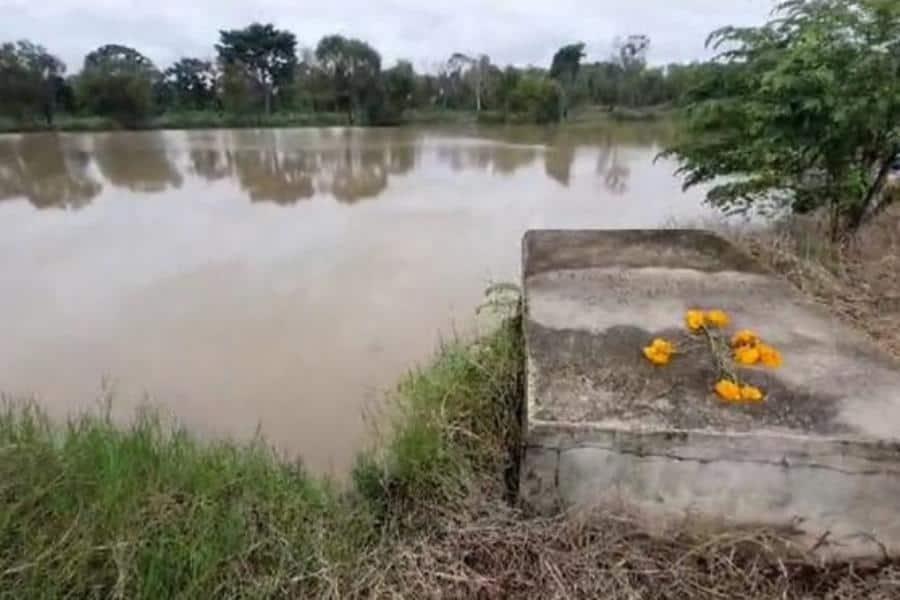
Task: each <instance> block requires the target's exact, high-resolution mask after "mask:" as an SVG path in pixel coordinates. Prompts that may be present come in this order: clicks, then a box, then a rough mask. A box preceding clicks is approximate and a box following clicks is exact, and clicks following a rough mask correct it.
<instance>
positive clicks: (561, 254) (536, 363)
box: [520, 230, 900, 556]
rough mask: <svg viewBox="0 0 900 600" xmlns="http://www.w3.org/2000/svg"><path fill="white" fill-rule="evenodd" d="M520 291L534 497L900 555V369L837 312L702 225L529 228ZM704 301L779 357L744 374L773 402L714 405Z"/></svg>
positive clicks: (530, 494)
mask: <svg viewBox="0 0 900 600" xmlns="http://www.w3.org/2000/svg"><path fill="white" fill-rule="evenodd" d="M524 290H525V324H524V327H525V336H526V346H527V348H526V352H527V376H528V389H527V411H526V413H527V414H526V423H525V431H526V433H525V440H526V449H525V455H524V459H523V468H522V475H521V481H520V490H521V493H522V495H523V498H524V499H525V501H526V502H528V503H529V504H531V505H532V506H534V507H535V508H537V509H540V510H552V509H555V508H558V507H560V506H562V507H567V508H576V509H593V508H597V507H599V506H604V505H610V504H614V505H616V506H617V507H621V508H625V509H628V510H630V511H633V512H635V513H637V514H639V515H642V516H643V517H645V518H646V519H648V520H650V521H652V522H654V523H657V522H658V523H660V524H661V525H663V524H666V523H670V522H672V521H673V520H679V521H680V520H683V519H684V518H685V517H691V518H696V519H698V520H703V521H713V522H722V523H725V524H729V525H753V526H755V525H767V526H774V527H778V528H781V529H783V530H785V531H789V532H790V533H791V535H793V536H794V537H795V538H796V540H797V541H798V542H799V543H801V544H803V543H805V544H809V545H810V546H813V545H815V546H816V548H817V551H819V552H824V553H826V554H829V555H839V556H848V555H853V556H857V555H881V554H883V553H884V552H889V553H891V554H900V504H898V503H897V500H896V499H897V498H898V497H900V365H897V364H896V363H895V362H893V361H892V360H891V359H890V358H889V357H887V356H886V355H884V354H882V353H881V352H880V351H879V350H878V348H876V347H875V346H874V345H873V344H872V343H871V341H870V340H868V339H867V338H865V337H864V336H863V335H862V334H861V333H859V332H857V331H855V330H853V329H852V328H849V327H848V326H846V325H845V324H843V323H842V322H840V321H838V320H837V319H836V318H835V317H833V316H832V315H831V314H830V313H829V312H828V311H827V310H826V309H825V308H824V307H821V306H818V305H815V304H813V303H810V302H809V301H807V300H806V299H804V298H802V297H801V296H800V295H798V294H797V293H796V292H795V291H794V290H793V289H792V288H791V287H790V286H789V285H787V284H786V283H785V282H783V281H782V280H780V279H779V278H778V277H776V276H774V275H772V274H770V273H768V272H766V271H765V270H764V269H763V268H762V267H761V266H760V265H759V264H757V263H756V262H755V261H753V260H752V259H751V258H750V257H748V256H745V255H744V254H742V253H741V252H739V251H738V250H737V249H735V248H734V247H733V246H732V245H730V244H729V243H728V242H726V241H725V240H723V239H721V238H719V237H717V236H715V235H713V234H711V233H708V232H702V231H683V230H679V231H676V230H671V231H533V232H529V233H528V234H526V236H525V239H524ZM691 308H703V309H713V308H720V309H723V310H725V311H727V312H728V313H729V314H730V315H731V317H732V320H733V327H732V328H733V329H743V328H749V329H753V330H755V331H757V332H758V333H760V334H761V336H762V337H763V339H764V340H766V342H768V343H771V344H772V345H774V346H776V347H777V348H779V349H780V350H781V351H782V352H783V354H784V357H785V364H784V366H783V367H782V368H780V369H778V370H765V369H756V368H748V369H742V370H741V372H740V375H741V377H742V379H744V380H746V381H748V382H750V383H753V384H755V385H758V386H759V387H761V388H762V389H764V390H765V391H766V393H767V400H766V402H765V403H764V404H762V405H758V406H747V407H739V406H732V405H726V404H723V403H722V402H720V401H719V400H718V399H717V397H716V396H715V394H714V393H713V384H714V383H715V381H716V379H717V377H718V373H717V369H716V366H715V365H714V363H713V361H712V359H711V355H710V353H709V351H708V347H706V346H705V344H704V342H703V340H702V339H697V338H696V337H694V336H691V335H689V334H688V333H687V332H686V331H685V327H684V313H685V312H686V311H687V310H688V309H691ZM655 337H666V338H669V339H673V340H674V341H675V343H676V345H677V347H678V349H679V354H678V355H677V357H676V359H675V360H674V361H673V362H672V364H670V365H669V366H666V367H663V368H660V367H655V366H653V365H651V364H650V363H649V362H648V361H646V360H645V359H644V358H643V356H642V354H641V348H642V347H643V346H645V345H647V343H648V342H649V341H651V340H652V339H653V338H655Z"/></svg>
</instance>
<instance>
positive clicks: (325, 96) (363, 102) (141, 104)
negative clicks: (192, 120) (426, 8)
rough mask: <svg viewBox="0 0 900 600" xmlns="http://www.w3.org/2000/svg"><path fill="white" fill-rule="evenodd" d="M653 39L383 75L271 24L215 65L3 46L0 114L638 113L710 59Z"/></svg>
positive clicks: (237, 42) (680, 90) (473, 58)
mask: <svg viewBox="0 0 900 600" xmlns="http://www.w3.org/2000/svg"><path fill="white" fill-rule="evenodd" d="M650 44H651V41H650V39H649V38H648V37H647V36H644V35H633V36H629V37H627V38H625V39H623V40H621V41H618V42H616V43H615V45H614V49H613V51H612V52H611V56H609V57H607V58H606V59H605V60H602V61H595V62H586V61H585V58H586V55H585V52H584V49H585V45H584V44H583V43H575V44H570V45H566V46H564V47H562V48H560V49H559V50H558V51H557V52H556V54H555V55H554V57H553V61H552V64H551V65H550V66H549V68H544V67H524V68H520V67H515V66H506V67H500V66H498V65H496V64H494V63H493V62H492V61H491V59H490V57H489V56H487V55H485V54H467V53H462V52H459V53H454V54H453V55H452V56H451V57H449V58H448V59H447V60H446V61H444V62H443V63H442V64H440V65H439V66H437V67H436V68H435V69H434V70H433V72H429V73H422V72H417V71H416V70H415V68H414V67H413V65H412V63H411V62H410V61H408V60H400V61H398V62H397V63H396V64H394V65H393V66H390V67H388V68H385V67H384V65H383V64H382V58H381V54H380V53H379V52H378V50H376V49H375V48H374V47H372V46H371V45H370V44H368V43H367V42H365V41H363V40H359V39H356V38H351V37H345V36H342V35H329V36H325V37H323V38H322V39H321V40H319V42H318V44H316V46H315V47H314V48H302V49H301V48H299V46H298V42H297V38H296V36H295V35H294V34H293V33H291V32H290V31H286V30H283V29H278V28H276V27H275V26H274V25H273V24H262V23H253V24H251V25H248V26H247V27H245V28H243V29H233V30H223V31H220V34H219V40H218V43H217V44H215V58H214V59H212V60H207V59H203V58H197V57H183V58H181V59H179V60H177V61H176V62H175V63H174V64H172V65H170V66H168V67H167V68H165V69H162V68H160V67H158V66H157V65H155V64H154V63H153V61H151V60H150V59H149V58H148V57H147V56H145V55H144V54H142V53H141V52H140V51H138V50H136V49H134V48H131V47H128V46H123V45H119V44H107V45H103V46H100V47H99V48H97V49H95V50H93V51H92V52H90V53H89V54H88V55H87V56H86V57H85V58H84V62H83V65H82V66H81V69H80V71H78V72H76V73H73V74H69V75H67V69H66V65H65V64H64V63H63V62H62V61H61V60H60V59H59V58H57V57H56V56H54V55H53V54H52V53H51V52H50V51H48V50H47V49H46V48H44V47H43V46H40V45H38V44H35V43H33V42H31V41H27V40H23V41H19V42H14V43H13V42H10V43H4V44H2V45H0V81H2V83H3V85H2V86H0V114H2V115H5V116H7V117H9V118H12V119H14V120H16V121H17V122H20V123H29V122H30V123H35V122H43V123H45V124H47V125H50V126H52V125H53V122H54V118H55V116H56V115H57V114H58V113H60V112H62V113H65V114H70V115H84V116H100V117H106V118H110V119H113V120H115V121H117V122H118V123H119V124H121V125H123V126H139V125H141V124H142V123H144V122H146V120H147V119H148V118H150V117H152V116H154V115H160V114H163V113H174V112H179V111H217V112H219V113H228V114H239V115H260V116H268V115H272V114H273V113H277V112H304V113H325V112H328V113H333V114H339V115H343V119H344V121H345V122H347V123H349V124H391V123H397V122H400V121H402V120H403V118H404V115H405V114H406V113H407V112H408V111H410V110H428V109H441V110H457V111H462V110H466V111H474V112H477V113H479V114H481V115H483V116H484V118H485V119H496V120H498V121H509V120H521V121H528V122H553V121H558V120H562V119H565V118H567V116H568V115H569V111H570V110H571V109H572V108H573V107H576V106H579V105H584V104H591V105H602V106H605V107H607V108H610V109H611V108H614V107H620V106H621V107H627V108H640V107H647V106H655V105H661V104H666V103H671V102H673V101H675V100H677V99H678V98H680V97H682V96H683V95H684V94H685V93H686V91H687V90H688V89H689V87H690V86H691V85H693V84H694V82H695V81H696V80H697V78H698V77H699V76H700V75H701V74H702V73H703V72H704V71H705V70H707V69H709V68H710V65H708V64H703V63H700V64H691V65H678V64H673V65H669V66H667V67H650V66H648V64H647V53H648V51H649V49H650Z"/></svg>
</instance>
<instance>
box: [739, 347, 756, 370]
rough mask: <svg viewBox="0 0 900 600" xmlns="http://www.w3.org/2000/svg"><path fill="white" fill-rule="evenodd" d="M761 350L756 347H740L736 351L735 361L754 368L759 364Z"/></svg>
mask: <svg viewBox="0 0 900 600" xmlns="http://www.w3.org/2000/svg"><path fill="white" fill-rule="evenodd" d="M759 354H760V353H759V349H758V348H756V347H755V346H738V347H737V349H735V351H734V360H736V361H737V362H738V364H741V365H745V366H748V367H749V366H753V365H755V364H756V363H758V362H759V359H760V355H759Z"/></svg>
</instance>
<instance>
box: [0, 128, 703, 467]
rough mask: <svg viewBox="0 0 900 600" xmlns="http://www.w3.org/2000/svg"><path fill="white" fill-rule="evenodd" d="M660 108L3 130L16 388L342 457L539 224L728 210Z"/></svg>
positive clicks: (46, 399)
mask: <svg viewBox="0 0 900 600" xmlns="http://www.w3.org/2000/svg"><path fill="white" fill-rule="evenodd" d="M664 135H665V131H664V130H663V129H660V128H658V127H649V128H648V127H646V126H641V127H639V128H635V127H629V128H613V129H611V128H597V129H579V130H569V131H554V130H548V129H542V128H528V127H522V128H510V129H489V130H480V131H479V130H470V131H462V130H443V129H415V128H408V129H386V130H378V129H365V130H363V129H294V130H259V131H254V130H234V131H191V132H141V133H107V134H77V135H75V134H72V135H68V134H62V135H55V134H34V135H25V136H0V290H2V294H0V330H2V333H3V336H2V343H0V390H2V391H4V392H5V393H7V394H14V395H17V396H34V397H36V398H38V399H39V400H40V401H41V402H42V403H43V404H44V405H45V406H47V407H48V409H49V410H50V411H51V412H52V413H53V414H56V415H64V414H66V413H67V412H71V411H73V410H77V409H81V408H84V407H90V406H92V405H94V403H95V402H96V401H97V399H98V398H99V397H102V396H103V395H104V394H111V395H112V396H114V398H115V400H114V402H115V406H116V410H117V411H120V412H121V413H123V414H125V413H127V412H129V411H131V410H132V409H133V408H134V407H135V406H137V405H138V404H140V403H142V402H144V401H147V400H149V401H151V402H153V403H155V404H158V405H161V406H163V407H165V409H166V410H169V411H171V412H172V413H174V414H175V415H176V416H177V417H178V419H180V420H181V421H182V422H183V423H185V424H187V425H188V426H189V427H191V428H193V429H195V430H196V431H199V432H201V433H203V434H215V435H232V436H238V437H245V436H250V435H253V434H254V433H255V431H256V430H257V427H259V428H260V429H261V430H262V432H263V433H264V434H265V435H266V437H267V438H268V439H269V440H271V441H272V442H273V443H274V444H276V445H277V446H279V447H280V448H282V449H284V450H285V451H286V452H290V453H299V454H301V455H302V456H303V458H304V460H305V461H306V462H307V463H308V464H309V465H310V466H311V467H312V468H314V469H316V470H320V471H330V470H336V471H340V470H342V469H344V468H345V467H346V465H347V464H348V463H349V461H350V460H351V459H352V456H353V454H354V452H355V451H356V450H357V449H358V448H359V447H360V445H361V444H363V443H364V441H365V439H366V431H367V425H366V424H365V422H364V419H363V416H364V414H365V412H366V410H367V409H370V408H372V407H373V406H374V405H375V404H376V403H377V401H378V399H379V398H382V397H383V394H384V391H385V390H388V389H390V388H391V387H392V386H393V385H394V383H395V382H396V381H397V379H398V378H399V377H400V376H401V375H402V374H403V373H404V372H406V371H407V370H408V369H409V368H411V367H412V366H413V365H414V364H416V363H419V362H422V361H424V360H426V359H427V358H428V357H429V356H430V355H431V353H432V352H433V350H434V348H435V347H436V343H437V342H438V340H439V339H440V337H441V336H444V337H447V336H451V335H455V334H468V333H470V332H471V331H472V328H473V314H474V308H475V307H476V306H477V305H478V304H479V302H480V301H481V298H482V292H483V290H484V288H485V286H486V285H488V284H489V283H490V282H496V281H510V280H516V279H518V273H519V244H520V239H521V236H522V234H523V232H524V231H525V230H527V229H529V228H540V227H553V228H591V227H607V228H624V227H655V226H659V225H661V224H663V223H665V222H667V221H669V220H671V219H673V218H675V219H684V220H691V219H695V218H699V217H703V216H705V215H707V214H709V213H708V210H707V209H705V208H703V207H702V205H701V197H700V193H699V192H691V193H688V194H683V193H682V191H681V187H680V182H679V181H678V180H677V179H676V178H674V177H673V175H672V170H673V167H672V165H671V164H669V163H665V162H660V163H655V164H654V162H653V158H654V157H655V155H656V154H657V153H658V151H659V149H660V145H661V144H662V143H664Z"/></svg>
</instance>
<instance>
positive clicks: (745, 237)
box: [727, 205, 900, 358]
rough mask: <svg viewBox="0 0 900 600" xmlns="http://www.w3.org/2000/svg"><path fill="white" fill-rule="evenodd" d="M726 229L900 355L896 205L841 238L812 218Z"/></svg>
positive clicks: (800, 287)
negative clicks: (833, 237)
mask: <svg viewBox="0 0 900 600" xmlns="http://www.w3.org/2000/svg"><path fill="white" fill-rule="evenodd" d="M727 233H728V236H729V237H730V238H731V239H732V240H733V241H734V242H735V243H737V244H738V245H739V246H741V247H743V248H744V249H745V250H746V251H747V252H748V253H750V254H752V255H753V256H754V257H755V258H756V259H757V260H759V261H760V262H762V263H763V264H765V265H767V266H768V267H769V268H771V269H772V270H773V271H775V272H776V273H779V274H780V275H782V276H783V277H785V278H786V279H787V280H788V281H790V282H791V283H792V284H793V285H794V286H795V287H796V288H797V289H798V290H800V291H801V292H803V293H804V294H805V295H806V296H808V297H809V298H811V299H813V300H816V301H818V302H821V303H822V304H824V305H826V306H827V307H828V308H829V309H830V310H831V311H832V312H834V314H836V315H838V316H839V317H841V318H843V319H845V320H846V321H848V322H849V323H851V324H852V325H854V326H855V327H857V328H858V329H860V330H862V331H865V332H866V333H867V334H869V335H870V336H871V337H872V338H873V339H874V340H875V341H876V342H877V343H878V344H879V345H880V346H881V347H882V348H883V349H884V350H885V351H887V352H889V353H891V354H893V355H894V356H896V357H898V358H900V205H896V206H894V207H893V208H892V209H890V210H888V211H887V212H885V213H884V214H882V215H881V216H880V217H879V218H878V219H877V220H876V221H873V222H872V223H870V224H868V225H867V226H865V227H864V228H863V229H862V230H861V231H859V232H858V233H857V234H856V235H855V236H854V237H853V238H851V239H848V240H847V241H845V242H843V243H841V244H833V243H831V242H830V241H829V240H828V234H827V231H826V230H825V228H824V226H823V225H822V223H821V222H819V221H817V220H816V219H814V218H792V219H790V220H788V221H785V222H783V223H781V224H779V225H777V226H775V227H774V228H771V229H764V230H750V229H744V230H741V229H735V230H729V231H728V232H727Z"/></svg>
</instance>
